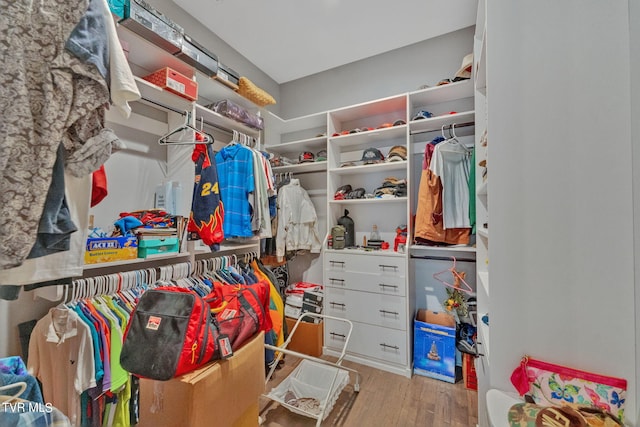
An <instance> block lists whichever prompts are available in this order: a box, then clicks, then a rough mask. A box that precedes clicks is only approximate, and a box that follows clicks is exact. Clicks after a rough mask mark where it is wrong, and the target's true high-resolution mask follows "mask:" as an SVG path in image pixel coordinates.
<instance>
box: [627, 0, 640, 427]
mask: <svg viewBox="0 0 640 427" xmlns="http://www.w3.org/2000/svg"><path fill="white" fill-rule="evenodd" d="M629 18H630V19H629V31H630V40H631V43H630V53H631V70H630V75H631V117H632V118H635V117H640V73H639V72H640V49H639V48H640V4H639V3H638V2H636V1H630V2H629ZM631 122H632V124H631V141H632V144H631V145H632V152H633V195H634V197H633V202H634V215H633V216H634V218H640V193H639V192H638V189H640V120H633V119H632V121H631ZM634 236H635V243H634V248H635V263H634V264H635V266H636V269H635V277H636V279H635V281H636V299H635V305H636V307H640V292H638V288H639V287H640V280H639V278H640V221H638V220H636V221H635V222H634ZM635 324H636V325H639V324H640V311H636V319H635ZM638 396H640V328H636V401H638ZM636 420H640V404H638V403H636Z"/></svg>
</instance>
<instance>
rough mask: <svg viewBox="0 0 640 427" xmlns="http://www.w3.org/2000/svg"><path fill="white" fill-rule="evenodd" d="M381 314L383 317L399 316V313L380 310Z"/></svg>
mask: <svg viewBox="0 0 640 427" xmlns="http://www.w3.org/2000/svg"><path fill="white" fill-rule="evenodd" d="M380 313H381V314H382V316H383V317H384V315H385V314H393V315H394V316H397V315H398V312H397V311H387V310H380Z"/></svg>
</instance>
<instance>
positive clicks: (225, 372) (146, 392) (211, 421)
mask: <svg viewBox="0 0 640 427" xmlns="http://www.w3.org/2000/svg"><path fill="white" fill-rule="evenodd" d="M264 379H265V365H264V335H263V333H262V332H261V333H259V334H257V335H256V336H255V337H254V338H253V339H251V340H250V341H248V342H247V343H246V344H245V345H244V346H243V347H242V348H240V349H238V350H236V351H235V353H234V354H233V356H231V357H230V358H229V359H226V360H220V361H216V362H213V363H210V364H208V365H206V366H204V367H202V368H200V369H197V370H195V371H193V372H190V373H188V374H185V375H183V376H181V377H178V378H173V379H171V380H169V381H155V380H149V379H141V380H140V423H139V424H138V426H139V427H158V426H162V427H187V426H188V427H211V426H213V425H215V426H216V427H248V426H257V425H258V417H257V408H258V403H259V400H258V399H259V397H260V395H261V394H262V393H263V392H264ZM254 415H255V417H254Z"/></svg>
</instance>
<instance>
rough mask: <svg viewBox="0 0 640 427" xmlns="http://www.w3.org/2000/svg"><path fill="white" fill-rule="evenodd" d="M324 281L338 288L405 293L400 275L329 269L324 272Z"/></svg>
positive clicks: (391, 293) (389, 293) (388, 293)
mask: <svg viewBox="0 0 640 427" xmlns="http://www.w3.org/2000/svg"><path fill="white" fill-rule="evenodd" d="M324 283H325V284H326V286H331V287H334V288H339V289H352V290H355V291H366V292H375V293H379V294H385V295H396V296H405V295H406V290H405V288H406V285H405V279H404V278H402V277H387V276H381V275H379V274H370V273H352V272H350V271H345V272H340V271H329V272H326V273H325V280H324Z"/></svg>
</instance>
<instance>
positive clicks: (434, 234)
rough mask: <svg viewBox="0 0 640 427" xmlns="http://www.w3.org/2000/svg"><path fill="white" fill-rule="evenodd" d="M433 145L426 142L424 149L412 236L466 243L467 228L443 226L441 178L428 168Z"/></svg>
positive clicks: (439, 241) (428, 240) (420, 239)
mask: <svg viewBox="0 0 640 427" xmlns="http://www.w3.org/2000/svg"><path fill="white" fill-rule="evenodd" d="M434 147H435V146H434V145H433V144H431V143H428V144H427V145H426V148H425V151H424V159H423V163H422V175H421V176H420V186H419V188H418V205H417V208H416V219H415V226H414V238H415V240H416V241H417V242H422V243H431V244H434V243H436V244H437V243H445V244H451V245H456V244H468V243H469V233H470V231H471V230H470V229H469V228H447V229H445V228H444V223H443V218H442V208H443V206H442V182H441V178H440V177H439V176H437V175H436V174H435V173H434V172H433V171H431V170H430V168H429V166H430V161H431V155H432V154H433V148H434Z"/></svg>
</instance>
